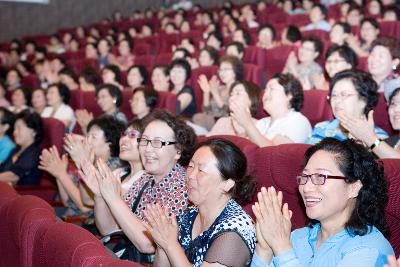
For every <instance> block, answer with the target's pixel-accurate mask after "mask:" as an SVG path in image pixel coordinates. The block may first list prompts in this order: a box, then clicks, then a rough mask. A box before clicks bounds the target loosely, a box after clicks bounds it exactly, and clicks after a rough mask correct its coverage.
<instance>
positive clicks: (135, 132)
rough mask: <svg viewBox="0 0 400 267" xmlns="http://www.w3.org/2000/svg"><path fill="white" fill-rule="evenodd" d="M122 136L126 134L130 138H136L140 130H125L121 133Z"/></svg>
mask: <svg viewBox="0 0 400 267" xmlns="http://www.w3.org/2000/svg"><path fill="white" fill-rule="evenodd" d="M122 136H123V137H125V136H127V137H128V138H130V139H133V138H138V137H139V136H140V132H139V131H136V130H132V131H125V132H123V133H122Z"/></svg>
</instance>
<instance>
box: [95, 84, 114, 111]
mask: <svg viewBox="0 0 400 267" xmlns="http://www.w3.org/2000/svg"><path fill="white" fill-rule="evenodd" d="M114 102H115V103H114ZM97 104H98V105H99V106H100V108H101V110H102V111H103V112H104V113H111V112H112V111H114V110H115V109H116V108H117V107H116V99H115V98H113V97H112V96H111V95H110V93H109V92H108V90H107V89H101V90H100V91H99V93H98V94H97Z"/></svg>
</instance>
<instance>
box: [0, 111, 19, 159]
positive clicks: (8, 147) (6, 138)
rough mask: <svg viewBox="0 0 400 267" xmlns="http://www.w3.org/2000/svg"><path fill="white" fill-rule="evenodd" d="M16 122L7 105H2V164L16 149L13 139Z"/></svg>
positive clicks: (0, 150) (0, 123) (0, 131)
mask: <svg viewBox="0 0 400 267" xmlns="http://www.w3.org/2000/svg"><path fill="white" fill-rule="evenodd" d="M14 122H15V116H14V114H13V113H12V112H11V111H9V110H7V109H6V108H5V107H0V164H1V163H3V162H4V161H5V160H6V159H7V158H8V157H9V155H10V154H11V152H12V151H13V150H14V149H15V144H14V143H13V141H12V140H11V137H12V134H13V131H14Z"/></svg>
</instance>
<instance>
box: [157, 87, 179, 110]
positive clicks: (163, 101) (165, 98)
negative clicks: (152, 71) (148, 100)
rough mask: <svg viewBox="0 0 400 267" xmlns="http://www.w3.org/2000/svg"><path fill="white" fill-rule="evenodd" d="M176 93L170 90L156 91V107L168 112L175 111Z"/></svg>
mask: <svg viewBox="0 0 400 267" xmlns="http://www.w3.org/2000/svg"><path fill="white" fill-rule="evenodd" d="M177 101H178V100H177V98H176V95H175V94H173V93H170V92H158V98H157V105H156V108H159V109H165V110H168V111H169V112H171V113H173V114H175V113H176V105H177Z"/></svg>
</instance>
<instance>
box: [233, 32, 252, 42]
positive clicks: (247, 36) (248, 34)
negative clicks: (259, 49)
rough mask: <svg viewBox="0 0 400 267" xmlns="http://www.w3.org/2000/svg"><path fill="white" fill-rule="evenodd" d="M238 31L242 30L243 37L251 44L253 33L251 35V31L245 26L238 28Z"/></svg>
mask: <svg viewBox="0 0 400 267" xmlns="http://www.w3.org/2000/svg"><path fill="white" fill-rule="evenodd" d="M236 31H241V32H242V34H243V39H244V41H245V43H246V45H248V44H250V42H251V35H250V32H249V31H248V30H245V29H243V28H238V29H236Z"/></svg>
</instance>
